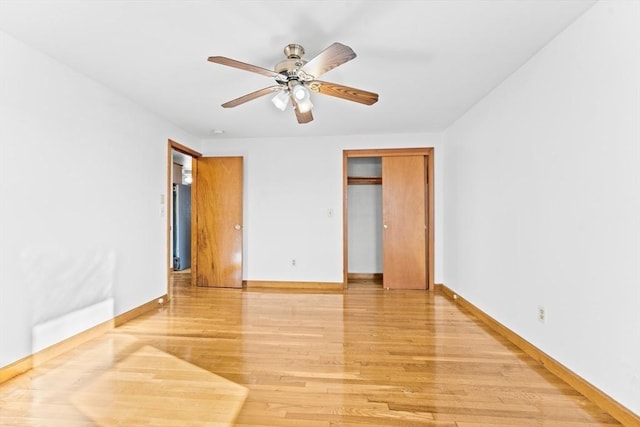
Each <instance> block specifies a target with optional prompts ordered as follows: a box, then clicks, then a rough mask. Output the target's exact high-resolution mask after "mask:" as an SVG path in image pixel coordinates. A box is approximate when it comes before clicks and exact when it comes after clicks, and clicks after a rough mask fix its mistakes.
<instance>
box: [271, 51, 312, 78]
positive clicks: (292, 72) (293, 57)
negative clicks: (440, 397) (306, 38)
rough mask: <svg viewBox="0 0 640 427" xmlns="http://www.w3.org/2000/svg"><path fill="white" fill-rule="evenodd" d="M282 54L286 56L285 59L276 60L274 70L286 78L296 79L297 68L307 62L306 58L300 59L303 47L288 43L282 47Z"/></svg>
mask: <svg viewBox="0 0 640 427" xmlns="http://www.w3.org/2000/svg"><path fill="white" fill-rule="evenodd" d="M284 54H285V55H286V56H287V59H285V60H283V61H280V62H278V63H277V64H276V66H275V67H274V71H275V72H276V73H279V74H282V75H284V76H286V77H287V80H289V79H295V80H297V79H298V70H299V69H300V68H302V67H304V64H306V63H307V61H306V60H304V59H302V55H304V48H303V47H302V46H300V45H299V44H289V45H287V46H285V47H284Z"/></svg>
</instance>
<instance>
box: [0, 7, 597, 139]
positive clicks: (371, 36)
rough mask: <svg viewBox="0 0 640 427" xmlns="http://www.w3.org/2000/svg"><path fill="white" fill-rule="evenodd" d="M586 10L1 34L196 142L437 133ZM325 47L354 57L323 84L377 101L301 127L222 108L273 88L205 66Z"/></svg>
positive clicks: (77, 22)
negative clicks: (217, 58)
mask: <svg viewBox="0 0 640 427" xmlns="http://www.w3.org/2000/svg"><path fill="white" fill-rule="evenodd" d="M592 4H593V1H592V0H554V1H552V0H483V1H482V0H449V1H437V0H432V1H428V0H425V1H418V0H414V1H401V0H388V1H387V0H380V1H376V0H357V1H320V0H316V1H312V0H307V1H300V0H299V1H241V0H232V1H224V0H223V1H194V0H182V1H181V0H164V1H142V0H139V1H133V0H129V1H126V0H122V1H95V0H76V1H73V0H64V1H63V0H42V1H34V0H0V29H2V30H3V31H5V32H7V33H9V34H11V35H13V36H14V37H15V38H17V39H19V40H21V41H23V42H24V43H26V44H28V45H31V46H33V47H35V48H36V49H39V50H40V51H42V52H45V53H46V54H47V55H49V56H51V57H53V58H55V59H57V60H59V61H60V62H62V63H64V64H67V65H68V66H69V67H71V68H73V69H75V70H77V71H79V72H81V73H83V74H85V75H87V76H89V77H91V78H92V79H94V80H96V81H98V82H100V83H102V84H104V85H105V86H107V87H109V88H111V89H113V90H114V91H116V92H118V93H120V94H122V95H124V96H125V97H127V98H129V99H131V100H133V101H135V102H136V103H138V104H140V105H143V106H144V107H146V108H147V109H149V110H151V111H153V112H154V113H155V114H157V115H158V116H160V117H163V118H164V119H166V120H168V121H170V122H172V123H174V124H175V125H177V126H179V127H181V128H183V129H184V130H186V131H188V132H191V133H192V134H194V135H196V136H198V137H202V138H244V137H279V136H300V135H314V136H315V135H351V134H378V133H407V132H411V133H413V132H427V131H439V130H443V129H445V128H446V127H447V126H449V125H450V124H451V123H453V122H454V121H455V120H456V119H458V118H459V117H460V116H461V115H462V114H464V112H465V111H467V110H468V109H469V108H470V107H471V106H472V105H474V104H475V103H476V102H477V101H478V100H480V99H481V98H482V97H483V96H485V95H486V94H487V93H488V92H490V91H491V90H492V89H493V88H494V87H496V86H497V85H498V84H500V82H502V81H503V80H504V79H505V78H506V77H507V76H509V75H510V74H511V73H512V72H514V71H515V70H516V69H517V68H518V67H519V66H520V65H522V64H523V63H524V62H525V61H527V59H529V58H530V57H531V56H532V55H534V54H535V53H536V52H537V51H538V50H539V49H540V48H542V47H543V46H544V45H545V44H546V43H548V42H549V41H550V40H551V39H552V38H553V37H554V36H556V35H557V34H558V33H559V32H560V31H562V30H563V29H564V28H566V26H567V25H569V24H570V23H571V22H573V21H574V20H575V19H576V18H577V17H578V16H579V15H581V14H582V13H583V12H584V11H585V10H586V9H588V8H589V7H590V6H591V5H592ZM333 42H341V43H343V44H346V45H348V46H350V47H351V48H352V49H353V50H354V51H355V52H356V54H357V55H358V56H357V58H355V59H354V60H352V61H350V62H347V63H346V64H344V65H342V66H340V67H338V68H336V69H334V70H332V71H330V72H328V73H327V74H325V75H323V76H322V80H325V81H330V82H335V83H340V84H343V85H347V86H352V87H356V88H359V89H364V90H368V91H372V92H377V93H379V95H380V100H379V101H378V103H377V104H375V105H373V106H365V105H361V104H357V103H353V102H349V101H345V100H342V99H338V98H333V97H328V96H322V95H313V103H314V109H313V114H314V118H315V120H314V121H313V122H311V123H309V124H305V125H299V124H298V123H297V121H296V119H295V115H294V113H293V111H291V110H290V109H288V110H287V111H285V112H281V111H279V110H277V109H276V108H275V107H274V106H273V105H272V104H271V102H270V98H271V97H270V96H265V97H262V98H259V99H257V100H254V101H251V102H249V103H246V104H243V105H241V106H238V107H236V108H232V109H223V108H222V107H221V106H220V104H222V103H223V102H226V101H229V100H231V99H234V98H237V97H238V96H241V95H244V94H246V93H249V92H253V91H255V90H257V89H261V88H263V87H266V86H270V85H272V84H274V81H273V80H272V79H271V78H269V77H265V76H261V75H258V74H254V73H250V72H246V71H243V70H238V69H234V68H229V67H225V66H222V65H218V64H213V63H211V62H208V61H207V57H209V56H213V55H222V56H227V57H231V58H233V59H237V60H240V61H243V62H248V63H251V64H254V65H258V66H261V67H264V68H269V69H272V68H273V66H274V65H275V64H276V63H277V62H279V61H280V60H282V59H284V54H283V52H282V51H283V48H284V46H285V45H287V44H289V43H298V44H301V45H302V46H304V48H305V50H306V55H305V58H306V59H311V58H312V57H313V56H315V54H317V53H319V52H320V51H321V50H323V49H324V48H326V47H327V46H329V45H330V44H331V43H333ZM214 129H221V130H224V134H222V135H216V134H214V133H213V130H214Z"/></svg>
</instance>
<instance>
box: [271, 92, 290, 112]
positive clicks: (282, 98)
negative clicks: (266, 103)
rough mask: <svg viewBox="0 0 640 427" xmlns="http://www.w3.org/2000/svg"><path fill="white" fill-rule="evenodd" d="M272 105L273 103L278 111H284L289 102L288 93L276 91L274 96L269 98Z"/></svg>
mask: <svg viewBox="0 0 640 427" xmlns="http://www.w3.org/2000/svg"><path fill="white" fill-rule="evenodd" d="M271 102H273V105H275V106H276V107H277V108H278V109H279V110H280V111H284V110H285V109H286V108H287V105H288V104H289V93H287V92H285V91H281V92H278V93H277V94H276V96H274V97H273V98H272V99H271Z"/></svg>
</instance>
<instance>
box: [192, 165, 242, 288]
mask: <svg viewBox="0 0 640 427" xmlns="http://www.w3.org/2000/svg"><path fill="white" fill-rule="evenodd" d="M242 160H243V159H242V157H201V158H199V159H198V162H197V167H196V168H194V172H195V179H194V183H195V196H194V205H195V208H194V213H195V228H196V232H195V233H194V234H195V236H194V237H195V240H196V242H195V245H194V246H195V252H196V258H195V261H194V266H195V267H194V269H195V271H192V274H193V275H194V276H195V284H196V285H197V286H214V287H232V288H241V287H242Z"/></svg>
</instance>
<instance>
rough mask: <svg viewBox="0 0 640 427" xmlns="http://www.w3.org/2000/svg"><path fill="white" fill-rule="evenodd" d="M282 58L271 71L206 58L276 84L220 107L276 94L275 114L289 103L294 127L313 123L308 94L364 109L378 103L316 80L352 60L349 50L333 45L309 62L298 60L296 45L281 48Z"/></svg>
mask: <svg viewBox="0 0 640 427" xmlns="http://www.w3.org/2000/svg"><path fill="white" fill-rule="evenodd" d="M284 54H285V56H286V57H287V58H286V59H284V60H283V61H280V62H279V63H277V64H276V66H275V67H274V70H273V71H271V70H269V69H266V68H262V67H258V66H256V65H251V64H247V63H244V62H240V61H236V60H235V59H231V58H227V57H224V56H211V57H209V61H210V62H214V63H216V64H221V65H226V66H228V67H234V68H239V69H241V70H245V71H250V72H253V73H257V74H262V75H264V76H267V77H272V78H274V79H275V81H276V83H277V84H276V85H274V86H269V87H266V88H264V89H260V90H257V91H255V92H251V93H249V94H247V95H243V96H241V97H239V98H236V99H233V100H231V101H228V102H225V103H224V104H222V107H224V108H233V107H237V106H238V105H241V104H244V103H245V102H248V101H252V100H254V99H257V98H260V97H262V96H265V95H268V94H270V93H273V92H277V93H276V95H275V96H274V97H273V98H272V99H271V101H272V102H273V104H274V105H275V106H276V107H277V108H278V109H279V110H281V111H284V110H285V109H286V108H287V105H288V104H289V103H291V105H292V106H293V109H294V111H295V113H296V118H297V120H298V123H300V124H303V123H309V122H310V121H312V120H313V115H312V114H311V110H312V109H313V103H312V102H311V92H313V93H319V94H321V95H328V96H333V97H336V98H341V99H345V100H347V101H353V102H358V103H360V104H364V105H372V104H375V103H376V102H377V101H378V94H377V93H373V92H367V91H365V90H361V89H355V88H352V87H349V86H343V85H340V84H337V83H329V82H323V81H320V80H317V78H318V77H319V76H321V75H322V74H324V73H326V72H328V71H331V70H333V69H334V68H336V67H338V66H340V65H342V64H344V63H345V62H347V61H350V60H352V59H353V58H355V57H356V54H355V52H354V51H353V50H352V49H351V48H350V47H349V46H345V45H343V44H341V43H333V44H332V45H331V46H329V47H328V48H326V49H325V50H323V51H322V52H320V53H319V54H318V55H316V56H315V57H314V58H312V59H311V60H309V61H306V60H305V59H303V58H302V56H303V55H304V48H303V47H302V46H300V45H299V44H289V45H287V46H285V48H284Z"/></svg>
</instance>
